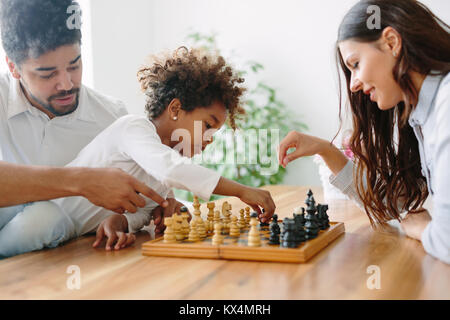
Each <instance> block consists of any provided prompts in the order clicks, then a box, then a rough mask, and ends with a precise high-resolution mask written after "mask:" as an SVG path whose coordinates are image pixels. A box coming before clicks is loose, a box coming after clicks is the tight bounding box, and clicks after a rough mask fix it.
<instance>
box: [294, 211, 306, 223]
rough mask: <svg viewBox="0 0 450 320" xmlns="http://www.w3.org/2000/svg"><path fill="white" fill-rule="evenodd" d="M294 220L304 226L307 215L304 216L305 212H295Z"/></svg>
mask: <svg viewBox="0 0 450 320" xmlns="http://www.w3.org/2000/svg"><path fill="white" fill-rule="evenodd" d="M294 221H295V222H296V223H297V224H298V225H299V226H304V225H305V216H304V214H295V213H294Z"/></svg>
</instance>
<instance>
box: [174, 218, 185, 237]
mask: <svg viewBox="0 0 450 320" xmlns="http://www.w3.org/2000/svg"><path fill="white" fill-rule="evenodd" d="M182 220H183V219H182V217H181V216H179V215H178V214H176V213H174V214H173V215H172V224H173V231H174V233H175V238H176V239H177V241H181V240H184V234H183V232H182V230H181V222H182Z"/></svg>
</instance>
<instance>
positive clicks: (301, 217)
mask: <svg viewBox="0 0 450 320" xmlns="http://www.w3.org/2000/svg"><path fill="white" fill-rule="evenodd" d="M296 216H298V218H295V217H296ZM295 219H297V223H299V224H301V225H302V226H303V225H305V208H303V207H297V208H295V209H294V220H295Z"/></svg>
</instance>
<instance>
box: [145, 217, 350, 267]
mask: <svg viewBox="0 0 450 320" xmlns="http://www.w3.org/2000/svg"><path fill="white" fill-rule="evenodd" d="M281 223H282V221H280V220H279V221H278V224H279V225H280V227H281ZM248 232H249V228H248V227H247V228H244V229H242V230H241V234H240V236H239V237H231V236H229V235H222V236H223V237H224V241H223V243H222V244H220V245H213V244H212V234H208V236H207V237H206V238H205V239H204V240H201V241H199V242H189V241H188V240H183V241H179V242H177V243H165V242H164V239H163V237H161V238H158V239H155V240H151V241H148V242H145V243H143V244H142V254H143V255H146V256H162V257H183V258H204V259H227V260H248V261H270V262H291V263H304V262H307V261H308V260H309V259H311V258H312V257H313V256H315V255H316V254H317V253H319V252H320V251H321V250H323V249H324V248H325V247H326V246H328V245H329V244H330V243H331V242H333V241H334V240H336V239H337V238H338V237H339V236H340V235H341V234H343V233H344V232H345V228H344V224H343V223H342V222H330V227H329V228H328V229H325V230H321V231H320V232H319V235H318V236H317V238H315V239H311V240H308V241H306V242H303V243H302V244H301V245H300V246H299V247H297V248H283V247H281V246H280V245H270V244H268V242H269V235H270V231H269V227H260V234H261V246H260V247H249V246H248V245H247V240H248Z"/></svg>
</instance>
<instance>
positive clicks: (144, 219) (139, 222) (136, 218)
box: [124, 209, 151, 233]
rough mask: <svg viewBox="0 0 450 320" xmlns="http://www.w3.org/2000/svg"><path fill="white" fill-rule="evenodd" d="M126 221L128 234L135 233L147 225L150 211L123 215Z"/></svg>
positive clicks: (141, 210) (140, 210)
mask: <svg viewBox="0 0 450 320" xmlns="http://www.w3.org/2000/svg"><path fill="white" fill-rule="evenodd" d="M124 216H125V218H127V221H128V232H130V233H135V232H138V231H139V230H141V229H142V228H143V227H144V226H146V225H148V224H149V223H150V220H151V213H150V211H148V209H147V210H143V209H139V210H138V211H136V212H135V213H124Z"/></svg>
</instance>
